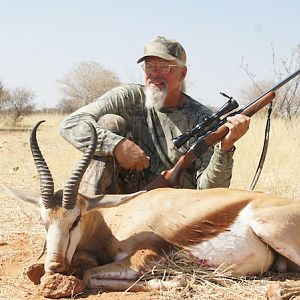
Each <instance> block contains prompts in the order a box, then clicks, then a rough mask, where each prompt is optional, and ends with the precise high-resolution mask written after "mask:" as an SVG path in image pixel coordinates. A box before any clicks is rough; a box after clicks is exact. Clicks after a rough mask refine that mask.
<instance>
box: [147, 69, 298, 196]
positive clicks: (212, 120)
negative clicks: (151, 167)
mask: <svg viewBox="0 0 300 300" xmlns="http://www.w3.org/2000/svg"><path fill="white" fill-rule="evenodd" d="M299 74H300V69H299V70H297V71H296V72H294V73H292V74H291V75H289V76H287V77H286V78H285V79H283V80H282V81H280V82H279V83H277V84H276V85H274V86H273V87H272V88H271V89H269V90H268V91H266V92H265V93H263V94H262V95H260V96H259V97H257V98H256V99H254V100H253V101H251V102H250V103H249V104H248V105H246V106H245V107H243V108H241V109H239V110H236V111H234V112H231V111H232V110H234V109H235V108H237V107H238V104H237V103H236V101H235V100H234V99H232V97H230V99H229V101H228V102H227V103H226V104H225V105H224V106H223V107H221V109H220V110H218V111H217V112H216V113H214V114H213V115H211V116H209V117H207V118H205V119H204V120H203V122H202V123H200V124H198V125H196V126H195V127H194V128H192V129H191V130H189V131H188V132H186V133H184V134H182V135H180V136H179V137H177V138H175V139H173V143H174V145H175V146H176V147H177V148H180V147H181V146H182V145H183V144H185V143H186V142H187V141H188V140H189V139H190V138H191V137H194V136H197V135H199V133H201V134H200V136H199V137H198V139H197V141H196V142H195V143H194V144H193V145H192V147H191V148H190V149H189V150H188V151H187V152H186V154H184V155H183V156H181V157H180V159H179V160H178V161H177V163H176V164H175V165H174V167H173V168H172V169H170V170H164V171H162V173H161V174H160V175H158V177H157V178H155V179H154V180H153V181H152V182H150V183H149V184H148V185H147V186H145V188H144V189H143V190H146V191H149V190H152V189H156V188H160V187H177V188H180V187H181V178H182V175H183V173H184V171H185V169H186V168H187V167H189V166H190V165H191V164H192V163H193V162H194V161H195V160H196V159H197V158H199V157H201V155H202V154H203V153H205V152H206V151H207V149H208V148H209V147H210V146H212V145H213V144H215V143H216V142H219V141H220V140H222V139H223V138H224V137H225V135H226V134H227V133H228V131H229V129H228V128H227V127H226V126H225V125H224V124H225V123H226V122H227V120H226V119H227V117H229V116H234V115H236V114H242V115H246V116H248V117H251V116H253V115H254V114H255V113H257V112H258V111H260V110H261V109H262V108H263V107H265V106H266V105H267V104H268V103H270V102H271V101H272V100H273V99H274V98H275V93H274V92H275V91H276V90H277V89H279V88H281V87H282V86H283V85H285V84H286V83H287V82H289V81H290V80H292V79H293V78H294V77H296V76H297V75H299ZM223 95H224V96H226V97H227V95H225V94H223ZM229 112H231V113H229ZM226 113H229V114H228V115H227V116H226V117H224V118H223V119H220V117H221V116H223V115H224V114H226Z"/></svg>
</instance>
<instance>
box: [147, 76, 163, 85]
mask: <svg viewBox="0 0 300 300" xmlns="http://www.w3.org/2000/svg"><path fill="white" fill-rule="evenodd" d="M147 81H148V83H164V84H165V83H166V80H165V78H163V77H149V78H148V79H147Z"/></svg>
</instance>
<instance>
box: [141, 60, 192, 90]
mask: <svg viewBox="0 0 300 300" xmlns="http://www.w3.org/2000/svg"><path fill="white" fill-rule="evenodd" d="M144 63H145V64H146V65H147V64H150V68H147V67H146V70H145V84H146V86H147V87H150V88H152V89H156V90H159V91H162V90H166V91H167V95H170V94H172V93H174V92H180V91H181V82H182V81H183V79H184V77H185V74H186V67H184V66H179V65H178V64H177V63H176V61H175V60H174V61H170V60H165V59H162V58H159V57H154V56H151V57H147V58H146V59H145V62H144ZM151 64H152V65H151ZM159 64H160V65H159ZM168 65H169V66H170V68H168ZM151 66H152V68H151ZM168 69H169V70H170V71H169V72H167V73H166V74H164V73H165V71H166V70H168ZM147 70H150V71H149V72H148V71H147Z"/></svg>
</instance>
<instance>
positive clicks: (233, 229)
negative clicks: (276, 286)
mask: <svg viewBox="0 0 300 300" xmlns="http://www.w3.org/2000/svg"><path fill="white" fill-rule="evenodd" d="M41 122H43V121H41ZM41 122H39V123H37V124H36V126H35V127H34V128H33V130H32V133H31V137H30V143H31V150H32V154H33V158H34V161H35V164H36V167H37V170H38V173H39V176H40V185H41V186H40V190H41V196H39V197H36V196H32V195H28V194H25V193H23V192H21V191H19V190H11V191H12V192H13V193H14V194H15V195H16V196H18V197H19V198H21V199H23V200H25V201H29V202H31V203H33V204H35V205H37V206H39V207H40V216H41V220H42V223H43V224H44V226H45V229H46V243H47V254H46V258H45V263H44V266H45V271H46V272H50V273H55V272H60V273H62V272H65V271H67V270H68V268H69V267H70V265H71V262H72V257H73V255H74V253H75V251H78V250H85V251H89V252H91V253H93V254H96V255H97V256H98V258H99V259H100V260H101V262H102V265H100V266H97V267H95V268H92V269H89V270H87V271H86V272H85V274H84V281H85V283H86V284H87V285H88V286H89V287H92V288H97V287H98V288H102V289H107V290H125V289H127V288H129V287H130V286H132V285H133V283H134V282H135V281H136V280H137V279H138V278H139V277H140V276H141V275H142V274H143V273H144V272H145V271H146V270H147V268H149V266H150V265H151V264H150V262H152V263H153V262H155V261H156V260H159V259H160V258H161V257H162V254H163V253H164V255H165V253H168V251H170V249H172V248H179V249H185V250H186V251H187V252H188V253H189V254H190V255H192V256H193V257H195V258H196V260H197V261H199V263H200V264H202V265H206V266H211V267H219V266H220V265H222V266H223V267H224V268H227V267H231V270H232V272H233V274H235V275H254V274H261V273H264V272H266V271H268V270H269V269H270V268H271V267H272V266H273V265H274V264H276V261H279V262H280V263H278V266H279V269H280V270H281V271H287V270H288V266H289V265H290V264H289V263H288V262H291V264H292V265H294V267H295V268H296V269H297V270H298V266H300V238H299V237H300V202H297V201H296V200H291V199H287V198H283V197H278V196H274V195H270V194H263V193H257V192H250V191H242V190H233V189H226V188H217V189H209V190H201V191H200V190H189V189H172V188H161V189H155V190H152V191H149V192H141V193H137V194H133V195H128V196H122V195H121V196H118V195H108V197H104V196H97V197H94V198H88V197H87V196H84V195H81V194H80V193H78V189H79V184H80V181H81V178H82V176H83V173H84V171H85V169H86V168H87V166H88V164H89V162H90V159H91V158H92V156H93V153H94V151H95V147H96V138H97V137H96V132H95V129H94V127H93V126H92V125H91V124H89V126H90V128H91V130H92V138H91V141H90V144H89V146H88V147H87V149H86V151H85V153H84V155H83V157H82V159H81V160H80V162H79V165H78V167H77V168H76V169H75V170H74V171H73V173H72V175H71V176H70V179H69V180H68V181H67V183H66V185H65V187H64V189H63V191H61V190H59V191H57V192H55V193H54V184H53V179H52V176H51V173H50V171H49V169H48V167H47V164H46V162H45V160H44V158H43V156H42V154H41V152H40V149H39V146H38V143H37V140H36V131H37V128H38V126H39V125H40V123H41ZM276 257H280V258H282V257H284V258H286V259H280V260H276ZM156 287H157V285H156ZM152 288H155V284H152V285H151V283H149V282H144V283H143V282H139V284H137V285H135V286H134V289H135V290H147V289H152Z"/></svg>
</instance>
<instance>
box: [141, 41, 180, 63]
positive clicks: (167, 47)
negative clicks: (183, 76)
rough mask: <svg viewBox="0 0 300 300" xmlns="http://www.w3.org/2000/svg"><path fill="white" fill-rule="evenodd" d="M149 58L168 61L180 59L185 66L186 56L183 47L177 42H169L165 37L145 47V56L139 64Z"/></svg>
mask: <svg viewBox="0 0 300 300" xmlns="http://www.w3.org/2000/svg"><path fill="white" fill-rule="evenodd" d="M148 56H156V57H160V58H164V59H166V60H174V59H179V60H180V61H181V62H182V63H183V64H184V65H185V63H186V54H185V50H184V49H183V47H182V46H181V45H180V44H179V43H178V42H177V41H175V40H168V39H166V38H165V37H163V36H157V37H155V38H154V39H153V40H152V41H150V42H149V43H148V44H146V45H145V47H144V55H143V56H142V57H141V58H139V59H138V61H137V63H140V62H142V61H144V60H145V58H146V57H148Z"/></svg>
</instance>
